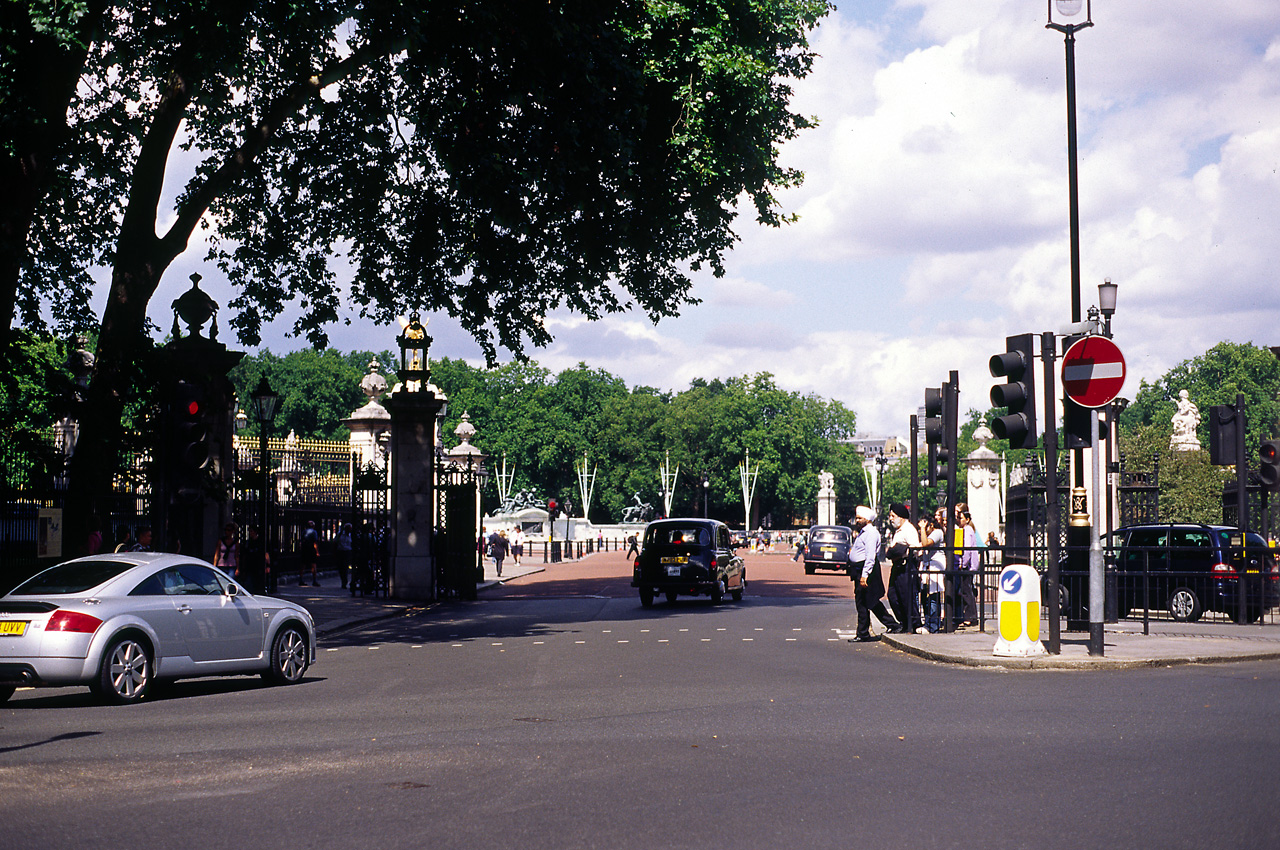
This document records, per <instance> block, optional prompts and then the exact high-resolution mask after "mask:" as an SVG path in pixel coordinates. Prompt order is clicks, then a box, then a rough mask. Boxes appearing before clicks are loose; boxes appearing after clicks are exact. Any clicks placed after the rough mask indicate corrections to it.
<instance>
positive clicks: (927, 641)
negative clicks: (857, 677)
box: [880, 620, 1280, 670]
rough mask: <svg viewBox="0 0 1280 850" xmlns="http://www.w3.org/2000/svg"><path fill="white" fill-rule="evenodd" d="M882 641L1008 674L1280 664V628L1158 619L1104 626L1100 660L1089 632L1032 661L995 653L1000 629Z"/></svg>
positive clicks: (990, 626) (1044, 629) (1071, 635)
mask: <svg viewBox="0 0 1280 850" xmlns="http://www.w3.org/2000/svg"><path fill="white" fill-rule="evenodd" d="M1048 634H1049V625H1048V623H1047V622H1045V621H1043V620H1042V621H1041V623H1040V643H1041V644H1042V645H1044V646H1045V647H1046V649H1047V647H1048ZM880 640H881V642H882V643H883V644H884V645H886V646H890V647H893V648H894V649H898V650H901V651H902V652H905V653H908V654H911V655H915V656H918V657H920V658H924V659H927V660H929V661H937V662H942V663H946V664H959V665H964V666H967V667H998V668H1003V669H1006V670H1108V669H1109V670H1115V669H1125V668H1133V667H1171V666H1174V665H1178V664H1222V663H1229V662H1237V661H1260V660H1267V659H1272V660H1278V661H1280V623H1268V624H1263V625H1253V626H1237V625H1234V624H1232V623H1217V622H1213V623H1176V622H1173V621H1172V620H1152V621H1151V623H1150V627H1149V633H1148V634H1143V629H1142V623H1140V622H1137V621H1131V620H1122V621H1121V622H1119V623H1112V624H1109V625H1106V626H1104V627H1103V630H1102V648H1103V654H1102V655H1100V656H1091V655H1089V635H1088V633H1087V632H1068V631H1065V630H1064V631H1062V632H1061V639H1060V644H1061V647H1060V648H1061V652H1060V653H1059V654H1058V655H1041V656H1034V657H1028V658H1002V657H996V656H995V655H993V654H992V650H993V649H994V648H995V645H996V624H995V622H994V621H992V620H988V621H987V623H986V631H979V630H978V629H977V628H970V629H965V630H963V631H957V632H953V633H952V634H934V635H929V634H925V635H916V634H910V635H907V634H899V635H890V634H885V635H882V636H881V638H880Z"/></svg>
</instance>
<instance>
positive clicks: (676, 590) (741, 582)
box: [631, 519, 747, 608]
mask: <svg viewBox="0 0 1280 850" xmlns="http://www.w3.org/2000/svg"><path fill="white" fill-rule="evenodd" d="M737 549H738V547H737V546H735V545H734V541H733V535H732V533H731V532H730V531H729V526H727V525H725V524H724V523H722V522H719V521H717V520H714V519H660V520H658V521H656V522H651V523H649V526H648V528H646V529H645V532H644V545H643V546H642V547H641V549H640V555H639V556H638V557H637V558H636V561H635V566H634V569H633V573H632V579H631V586H632V587H636V588H639V589H640V604H642V605H644V607H646V608H648V607H649V606H651V605H653V600H654V597H656V596H657V595H658V594H660V593H663V594H666V597H667V601H668V602H675V601H676V597H677V596H710V597H711V601H713V602H719V601H720V600H721V599H722V598H724V595H725V594H726V593H728V594H730V595H731V596H733V601H734V602H738V601H740V600H741V599H742V591H743V590H745V589H746V587H747V568H746V565H745V564H744V563H743V560H742V558H741V557H740V556H739V555H738V552H737Z"/></svg>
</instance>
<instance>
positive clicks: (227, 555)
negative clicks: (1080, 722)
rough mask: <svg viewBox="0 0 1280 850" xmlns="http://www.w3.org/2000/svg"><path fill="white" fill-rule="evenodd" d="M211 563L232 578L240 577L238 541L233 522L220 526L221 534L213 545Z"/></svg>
mask: <svg viewBox="0 0 1280 850" xmlns="http://www.w3.org/2000/svg"><path fill="white" fill-rule="evenodd" d="M213 565H214V566H215V567H217V568H218V569H220V570H222V571H223V572H224V573H226V574H227V575H229V576H231V577H232V578H239V577H240V541H239V540H238V539H236V524H235V523H234V522H229V523H227V524H226V525H224V526H223V527H222V536H221V537H219V538H218V543H217V545H216V546H214V547H213Z"/></svg>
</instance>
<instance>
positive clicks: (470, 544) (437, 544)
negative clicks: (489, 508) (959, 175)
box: [432, 463, 484, 599]
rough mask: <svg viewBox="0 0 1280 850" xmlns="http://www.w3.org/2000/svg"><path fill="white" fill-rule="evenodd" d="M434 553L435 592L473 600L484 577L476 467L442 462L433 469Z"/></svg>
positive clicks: (448, 596) (443, 595)
mask: <svg viewBox="0 0 1280 850" xmlns="http://www.w3.org/2000/svg"><path fill="white" fill-rule="evenodd" d="M435 498H436V526H435V539H434V540H433V541H432V552H433V554H434V556H435V569H436V576H435V579H436V595H437V596H438V597H440V598H461V599H475V598H476V585H477V584H478V583H479V582H480V581H481V580H482V579H483V578H484V566H483V561H482V560H481V559H482V558H483V557H484V547H483V546H482V545H481V543H480V540H479V538H478V537H477V534H478V532H479V529H480V525H479V508H480V490H479V481H478V478H477V476H476V473H475V470H473V469H472V468H470V467H466V466H461V465H459V464H455V463H443V464H442V465H441V466H440V467H438V468H437V471H436V492H435Z"/></svg>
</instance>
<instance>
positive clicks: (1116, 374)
mask: <svg viewBox="0 0 1280 850" xmlns="http://www.w3.org/2000/svg"><path fill="white" fill-rule="evenodd" d="M1124 377H1125V366H1124V355H1123V354H1121V353H1120V348H1119V346H1117V345H1116V344H1115V343H1114V342H1112V341H1111V340H1109V339H1107V338H1106V337H1105V336H1086V337H1084V338H1083V339H1078V340H1076V341H1075V342H1074V343H1072V344H1071V347H1070V348H1068V349H1067V353H1066V354H1064V355H1062V389H1063V391H1064V392H1066V394H1067V397H1068V398H1070V399H1071V400H1072V401H1074V402H1075V403H1076V404H1078V405H1080V406H1081V407H1102V406H1103V405H1105V404H1110V403H1111V400H1112V399H1114V398H1115V397H1116V396H1118V395H1119V394H1120V389H1121V388H1122V387H1123V386H1124Z"/></svg>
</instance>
